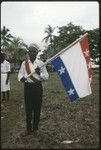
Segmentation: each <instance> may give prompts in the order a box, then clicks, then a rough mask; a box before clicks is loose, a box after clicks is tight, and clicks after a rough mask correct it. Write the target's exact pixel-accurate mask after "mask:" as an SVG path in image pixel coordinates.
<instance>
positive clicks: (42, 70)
mask: <svg viewBox="0 0 101 150" xmlns="http://www.w3.org/2000/svg"><path fill="white" fill-rule="evenodd" d="M28 63H29V66H30V70H31V72H33V71H35V69H36V68H37V67H39V68H40V75H38V74H37V73H36V72H34V73H33V77H34V78H36V79H37V80H39V81H42V80H48V78H49V74H48V72H47V69H46V67H45V66H43V64H44V63H43V62H42V61H41V60H39V59H36V60H35V61H34V63H32V62H31V61H30V60H28ZM41 66H43V67H41ZM27 76H28V74H27V72H26V68H25V61H23V62H22V65H21V68H20V70H19V73H18V81H20V79H21V78H22V77H25V78H26V77H27ZM27 82H33V81H32V80H31V79H30V77H28V78H27Z"/></svg>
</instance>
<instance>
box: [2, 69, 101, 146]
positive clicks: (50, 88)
mask: <svg viewBox="0 0 101 150" xmlns="http://www.w3.org/2000/svg"><path fill="white" fill-rule="evenodd" d="M10 78H11V98H10V101H9V102H5V103H4V108H2V110H1V116H2V117H4V118H3V119H2V120H1V147H2V149H5V148H9V149H17V148H20V149H21V148H24V149H26V148H27V149H31V148H33V149H36V148H39V149H49V148H52V149H55V148H58V149H74V148H75V149H76V148H83V149H86V148H89V149H91V148H98V147H99V73H98V72H97V71H94V73H93V82H92V95H90V96H87V97H85V98H82V99H80V100H78V101H76V102H70V101H69V98H68V96H67V94H66V93H65V91H64V88H63V86H62V84H61V81H60V79H59V77H58V76H57V74H56V73H50V79H49V80H48V81H46V82H44V83H43V88H44V95H43V103H42V111H41V118H40V125H39V136H38V137H36V138H35V137H33V136H28V137H24V138H21V137H20V133H21V132H22V131H23V130H24V129H25V111H24V108H21V105H22V104H23V105H24V98H23V84H22V83H20V82H18V80H17V74H11V77H10ZM65 140H71V141H72V142H73V143H71V144H63V143H62V142H63V141H65Z"/></svg>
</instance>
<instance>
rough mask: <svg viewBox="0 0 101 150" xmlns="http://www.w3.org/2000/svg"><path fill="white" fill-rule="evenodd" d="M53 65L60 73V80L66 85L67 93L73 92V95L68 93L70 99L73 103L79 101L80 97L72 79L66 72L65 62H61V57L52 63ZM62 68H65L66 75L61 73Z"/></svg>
mask: <svg viewBox="0 0 101 150" xmlns="http://www.w3.org/2000/svg"><path fill="white" fill-rule="evenodd" d="M52 64H53V66H54V68H55V70H56V71H57V72H58V74H59V75H60V78H61V80H62V83H63V85H64V88H65V90H66V92H67V93H68V91H70V90H73V94H72V93H71V94H70V93H68V94H69V97H70V100H71V101H74V100H75V99H78V98H79V96H78V94H77V92H76V90H75V88H74V85H73V83H72V81H71V78H70V76H69V73H68V71H67V70H66V67H65V65H64V63H63V61H62V60H61V58H60V57H57V58H56V59H55V60H53V61H52ZM61 67H63V68H64V69H65V70H64V73H61V74H60V72H59V70H60V69H61Z"/></svg>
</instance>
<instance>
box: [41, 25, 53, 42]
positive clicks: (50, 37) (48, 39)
mask: <svg viewBox="0 0 101 150" xmlns="http://www.w3.org/2000/svg"><path fill="white" fill-rule="evenodd" d="M54 30H55V27H53V28H52V27H51V26H50V25H48V27H46V28H45V33H47V36H46V37H45V38H44V39H43V40H42V41H45V43H48V42H49V43H52V41H53V39H54V35H53V32H54Z"/></svg>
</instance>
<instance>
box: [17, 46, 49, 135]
mask: <svg viewBox="0 0 101 150" xmlns="http://www.w3.org/2000/svg"><path fill="white" fill-rule="evenodd" d="M28 50H29V51H28V54H29V58H28V57H27V58H28V59H26V60H25V61H23V62H22V65H21V68H20V70H19V73H18V80H19V81H21V82H23V83H24V99H25V112H26V132H25V134H24V135H29V134H33V135H36V134H37V131H38V125H39V120H40V112H41V106H42V95H43V88H42V81H44V80H47V79H48V78H49V74H48V72H47V70H46V67H45V66H44V67H41V66H43V64H44V63H43V62H42V61H41V60H39V59H37V54H38V50H39V47H38V46H37V44H30V46H29V48H28ZM33 71H34V74H33V75H31V76H30V77H28V78H26V77H27V76H28V75H29V74H30V73H32V72H33Z"/></svg>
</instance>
